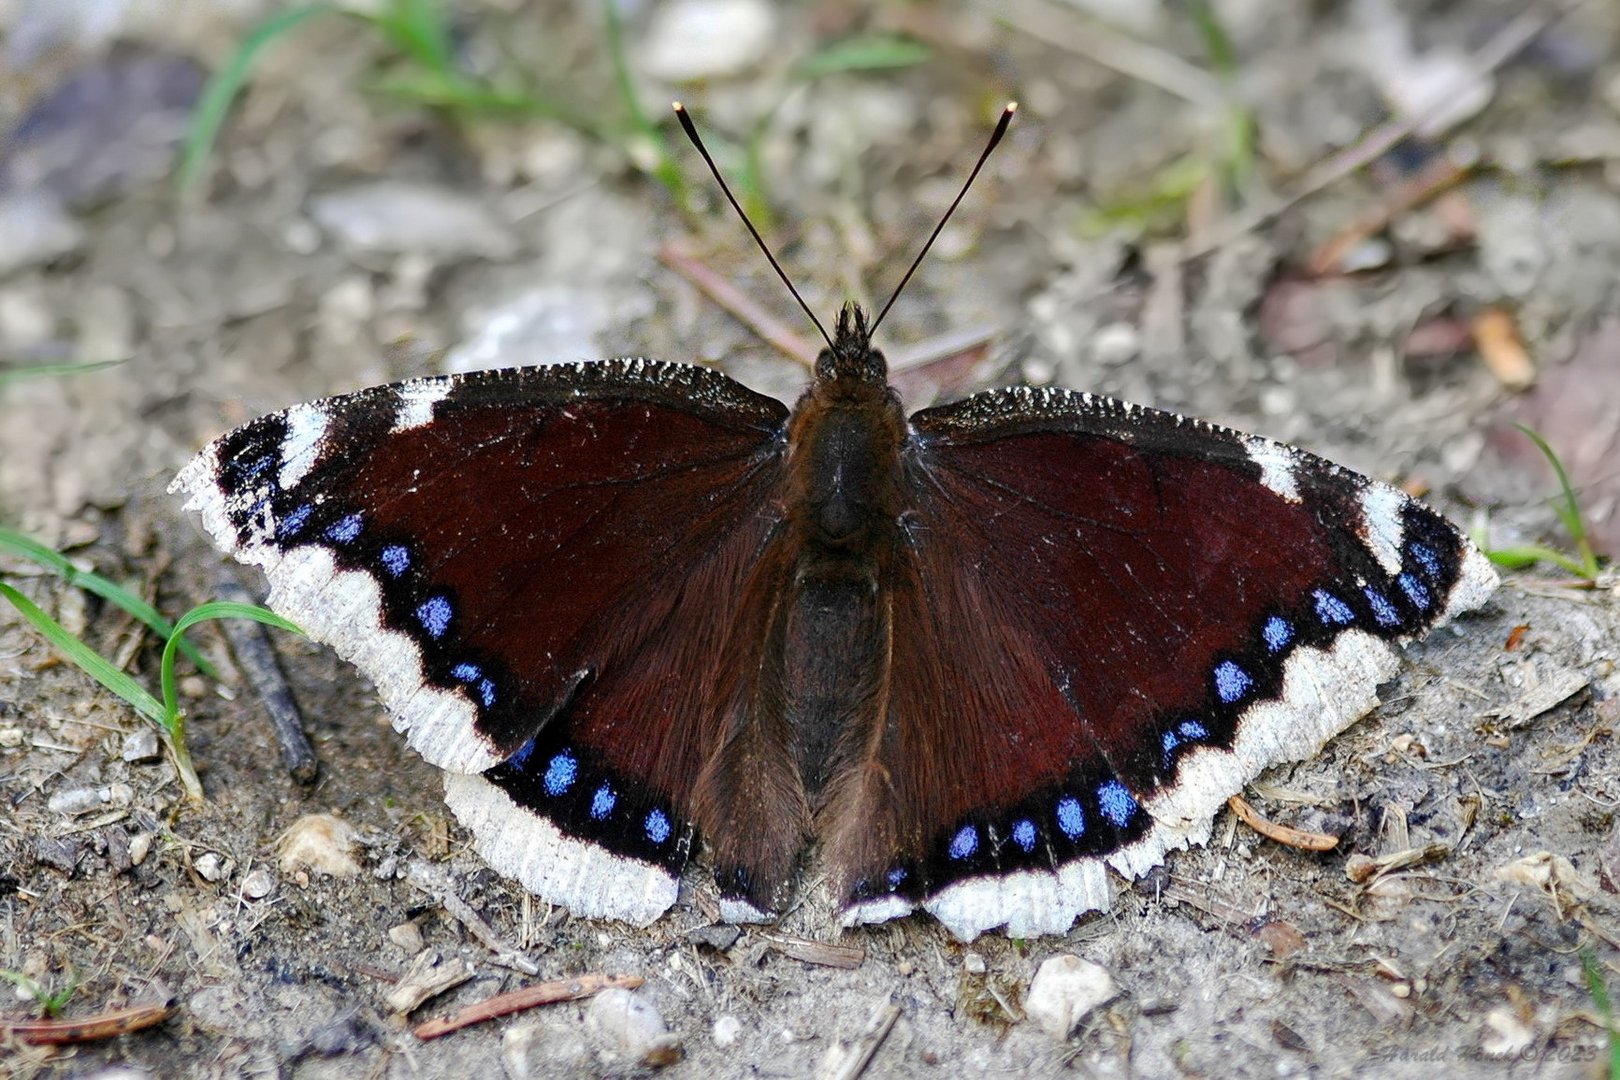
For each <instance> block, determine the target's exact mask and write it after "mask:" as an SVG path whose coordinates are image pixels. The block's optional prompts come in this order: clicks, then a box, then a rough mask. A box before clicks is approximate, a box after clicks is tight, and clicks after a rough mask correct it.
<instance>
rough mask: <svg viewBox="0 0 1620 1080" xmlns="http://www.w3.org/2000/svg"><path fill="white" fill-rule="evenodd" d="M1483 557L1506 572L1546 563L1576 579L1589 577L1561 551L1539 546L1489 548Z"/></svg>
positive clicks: (1584, 569)
mask: <svg viewBox="0 0 1620 1080" xmlns="http://www.w3.org/2000/svg"><path fill="white" fill-rule="evenodd" d="M1485 557H1486V558H1487V559H1489V560H1491V562H1493V563H1495V564H1496V565H1497V566H1500V567H1502V568H1504V569H1507V570H1523V569H1524V568H1525V567H1527V566H1535V565H1536V564H1537V563H1544V562H1548V563H1552V564H1553V565H1554V566H1559V567H1562V568H1563V569H1565V570H1568V571H1569V572H1570V573H1571V574H1574V575H1575V576H1576V577H1578V578H1586V577H1590V576H1591V575H1588V574H1587V572H1586V567H1584V566H1582V565H1581V564H1580V563H1579V562H1578V561H1576V560H1575V559H1572V558H1570V557H1569V556H1568V555H1565V554H1564V553H1563V552H1562V551H1554V550H1553V549H1552V548H1548V547H1542V546H1541V545H1540V544H1525V545H1524V546H1522V547H1510V548H1491V549H1489V550H1488V551H1486V552H1485Z"/></svg>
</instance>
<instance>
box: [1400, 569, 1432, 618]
mask: <svg viewBox="0 0 1620 1080" xmlns="http://www.w3.org/2000/svg"><path fill="white" fill-rule="evenodd" d="M1395 584H1397V585H1399V586H1400V587H1401V591H1402V592H1403V593H1405V594H1406V598H1407V599H1408V600H1410V601H1412V604H1413V606H1414V607H1416V608H1417V609H1418V610H1419V611H1428V610H1429V605H1430V604H1431V603H1433V602H1434V598H1433V597H1432V596H1430V595H1429V590H1428V588H1427V587H1426V586H1425V585H1424V584H1423V582H1421V581H1419V580H1418V579H1417V578H1415V577H1413V576H1412V575H1411V574H1410V573H1408V572H1407V571H1405V570H1402V571H1401V572H1400V573H1399V574H1397V575H1396V577H1395Z"/></svg>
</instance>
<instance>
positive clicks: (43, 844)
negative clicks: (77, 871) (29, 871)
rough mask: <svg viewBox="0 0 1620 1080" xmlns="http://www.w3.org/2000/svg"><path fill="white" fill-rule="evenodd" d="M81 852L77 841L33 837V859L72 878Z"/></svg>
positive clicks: (61, 838) (66, 838) (62, 838)
mask: <svg viewBox="0 0 1620 1080" xmlns="http://www.w3.org/2000/svg"><path fill="white" fill-rule="evenodd" d="M81 850H82V849H81V848H80V846H79V843H78V841H76V840H73V839H71V838H69V837H65V836H64V837H51V836H36V837H34V858H35V859H37V860H39V861H40V862H41V863H44V864H45V865H46V866H49V867H51V868H52V869H55V870H60V871H61V872H62V873H64V874H67V875H69V876H72V874H73V869H74V867H76V866H78V865H79V852H80V851H81Z"/></svg>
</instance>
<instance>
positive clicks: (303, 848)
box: [277, 814, 360, 877]
mask: <svg viewBox="0 0 1620 1080" xmlns="http://www.w3.org/2000/svg"><path fill="white" fill-rule="evenodd" d="M353 848H354V829H353V828H352V827H350V825H349V823H348V822H346V821H344V820H343V819H342V818H340V817H338V816H336V815H335V814H305V815H304V816H303V817H301V818H299V819H298V820H297V821H295V822H293V823H292V825H291V826H289V827H288V829H287V831H286V832H284V833H282V835H281V842H280V843H279V844H278V845H277V853H278V855H279V858H280V865H281V871H282V873H285V874H290V873H292V872H294V871H296V870H299V869H302V868H308V869H310V870H314V871H315V872H316V873H320V874H329V875H331V876H332V877H353V876H354V875H356V874H358V873H359V872H360V864H359V863H358V862H357V861H355V858H354V854H353Z"/></svg>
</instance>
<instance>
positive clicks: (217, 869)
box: [191, 851, 232, 881]
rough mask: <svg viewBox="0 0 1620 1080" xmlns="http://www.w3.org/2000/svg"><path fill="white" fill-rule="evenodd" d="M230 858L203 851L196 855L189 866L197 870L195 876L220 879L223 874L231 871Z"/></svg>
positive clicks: (204, 878) (212, 879) (213, 879)
mask: <svg viewBox="0 0 1620 1080" xmlns="http://www.w3.org/2000/svg"><path fill="white" fill-rule="evenodd" d="M231 865H232V863H231V860H230V859H227V858H225V857H224V856H222V855H220V854H218V853H217V852H213V851H205V852H203V853H202V854H201V855H199V856H197V859H196V861H195V862H193V863H192V864H191V868H192V869H193V870H195V871H197V876H198V877H200V878H202V879H203V880H204V881H222V880H224V878H225V875H227V874H229V873H230V872H231Z"/></svg>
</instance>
